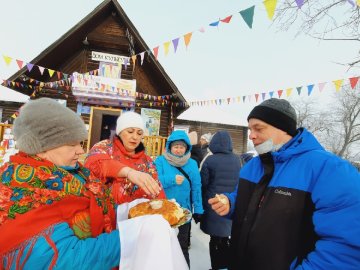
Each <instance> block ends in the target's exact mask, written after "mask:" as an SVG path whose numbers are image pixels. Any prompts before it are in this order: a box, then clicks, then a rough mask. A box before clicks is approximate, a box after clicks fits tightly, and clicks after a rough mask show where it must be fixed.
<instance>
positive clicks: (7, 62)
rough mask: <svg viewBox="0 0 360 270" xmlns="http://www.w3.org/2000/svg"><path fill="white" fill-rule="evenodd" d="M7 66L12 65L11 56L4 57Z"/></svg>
mask: <svg viewBox="0 0 360 270" xmlns="http://www.w3.org/2000/svg"><path fill="white" fill-rule="evenodd" d="M3 58H4V61H5V63H6V65H7V66H8V65H10V63H11V60H12V58H11V57H10V56H6V55H3Z"/></svg>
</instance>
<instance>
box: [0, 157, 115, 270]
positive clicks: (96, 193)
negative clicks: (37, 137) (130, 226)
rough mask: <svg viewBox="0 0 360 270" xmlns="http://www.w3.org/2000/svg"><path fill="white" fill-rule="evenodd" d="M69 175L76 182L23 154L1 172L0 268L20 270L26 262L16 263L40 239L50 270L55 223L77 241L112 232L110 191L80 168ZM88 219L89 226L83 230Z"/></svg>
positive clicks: (65, 171) (112, 208) (45, 163)
mask: <svg viewBox="0 0 360 270" xmlns="http://www.w3.org/2000/svg"><path fill="white" fill-rule="evenodd" d="M74 171H75V173H76V175H77V176H76V177H75V176H74V175H73V174H71V173H69V172H68V171H67V170H65V169H64V168H61V167H58V166H56V165H55V164H53V163H51V162H50V161H47V160H43V159H41V158H39V157H37V156H29V155H27V154H25V153H22V152H19V153H18V154H16V155H14V156H12V157H10V162H8V163H6V164H5V165H4V166H2V167H1V168H0V235H1V238H0V262H1V263H0V269H1V267H2V262H3V260H4V259H6V261H7V262H8V263H7V266H8V267H11V264H12V262H13V260H14V259H16V262H17V263H16V268H20V269H21V267H22V266H23V265H24V264H25V261H24V262H22V264H21V265H19V264H18V262H19V261H20V258H21V257H22V255H23V252H24V250H25V247H26V246H27V245H29V244H30V249H29V252H31V248H32V247H33V245H34V244H35V242H36V240H37V238H38V237H39V236H44V237H45V239H46V240H47V241H48V243H49V245H50V246H51V247H52V248H53V249H54V252H55V256H54V260H53V262H52V264H51V266H50V268H52V267H53V266H54V265H55V263H56V259H57V255H58V254H57V250H56V246H55V244H54V243H53V242H52V240H51V238H50V235H51V233H52V228H53V226H54V225H56V224H58V223H61V222H67V223H68V224H69V226H70V227H71V228H72V229H73V230H74V233H75V235H77V236H78V237H79V238H87V237H96V236H98V235H99V234H101V233H103V232H110V231H112V230H113V229H114V228H115V211H114V203H113V200H112V197H111V196H110V192H109V191H108V190H107V189H106V188H105V187H104V185H103V184H102V183H101V182H100V181H99V180H98V179H96V178H95V177H93V176H92V174H90V171H89V170H88V169H86V168H84V167H83V166H81V165H79V166H78V167H76V168H74ZM81 179H83V181H81ZM88 217H90V220H91V222H90V224H85V225H84V220H88ZM25 228H26V229H25ZM17 250H18V255H17V257H16V256H15V253H16V251H17ZM27 256H29V254H27ZM14 257H16V258H14ZM25 260H26V259H25Z"/></svg>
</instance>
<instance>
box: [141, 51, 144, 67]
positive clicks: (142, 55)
mask: <svg viewBox="0 0 360 270" xmlns="http://www.w3.org/2000/svg"><path fill="white" fill-rule="evenodd" d="M144 56H145V52H141V53H140V60H141V62H140V64H141V65H142V64H143V63H144Z"/></svg>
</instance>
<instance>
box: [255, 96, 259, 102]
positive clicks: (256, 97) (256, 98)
mask: <svg viewBox="0 0 360 270" xmlns="http://www.w3.org/2000/svg"><path fill="white" fill-rule="evenodd" d="M258 99H259V94H255V100H256V102H258Z"/></svg>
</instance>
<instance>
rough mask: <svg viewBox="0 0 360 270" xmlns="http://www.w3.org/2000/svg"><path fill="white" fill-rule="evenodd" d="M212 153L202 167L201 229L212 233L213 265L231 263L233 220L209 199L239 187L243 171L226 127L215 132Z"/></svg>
mask: <svg viewBox="0 0 360 270" xmlns="http://www.w3.org/2000/svg"><path fill="white" fill-rule="evenodd" d="M209 149H210V151H211V152H212V153H213V155H211V156H209V157H208V158H207V159H206V160H205V161H204V163H203V165H202V168H201V172H200V174H201V182H202V199H203V207H204V214H203V217H202V220H201V223H200V229H201V230H202V231H203V232H204V233H206V234H208V235H210V242H209V250H210V259H211V267H212V269H222V268H227V267H228V262H229V258H228V256H229V253H230V252H229V247H230V235H231V225H232V221H231V220H230V219H225V218H223V217H221V216H219V215H217V214H216V213H215V212H214V210H212V208H211V205H209V204H208V200H209V199H210V198H213V197H214V196H216V194H222V193H226V192H231V191H233V190H234V189H235V187H236V185H237V183H238V178H239V171H240V159H239V157H238V156H237V155H235V154H234V153H233V152H232V150H233V147H232V140H231V137H230V135H229V133H228V132H227V131H225V130H223V131H218V132H217V133H215V135H214V136H213V138H212V139H211V141H210V145H209Z"/></svg>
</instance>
